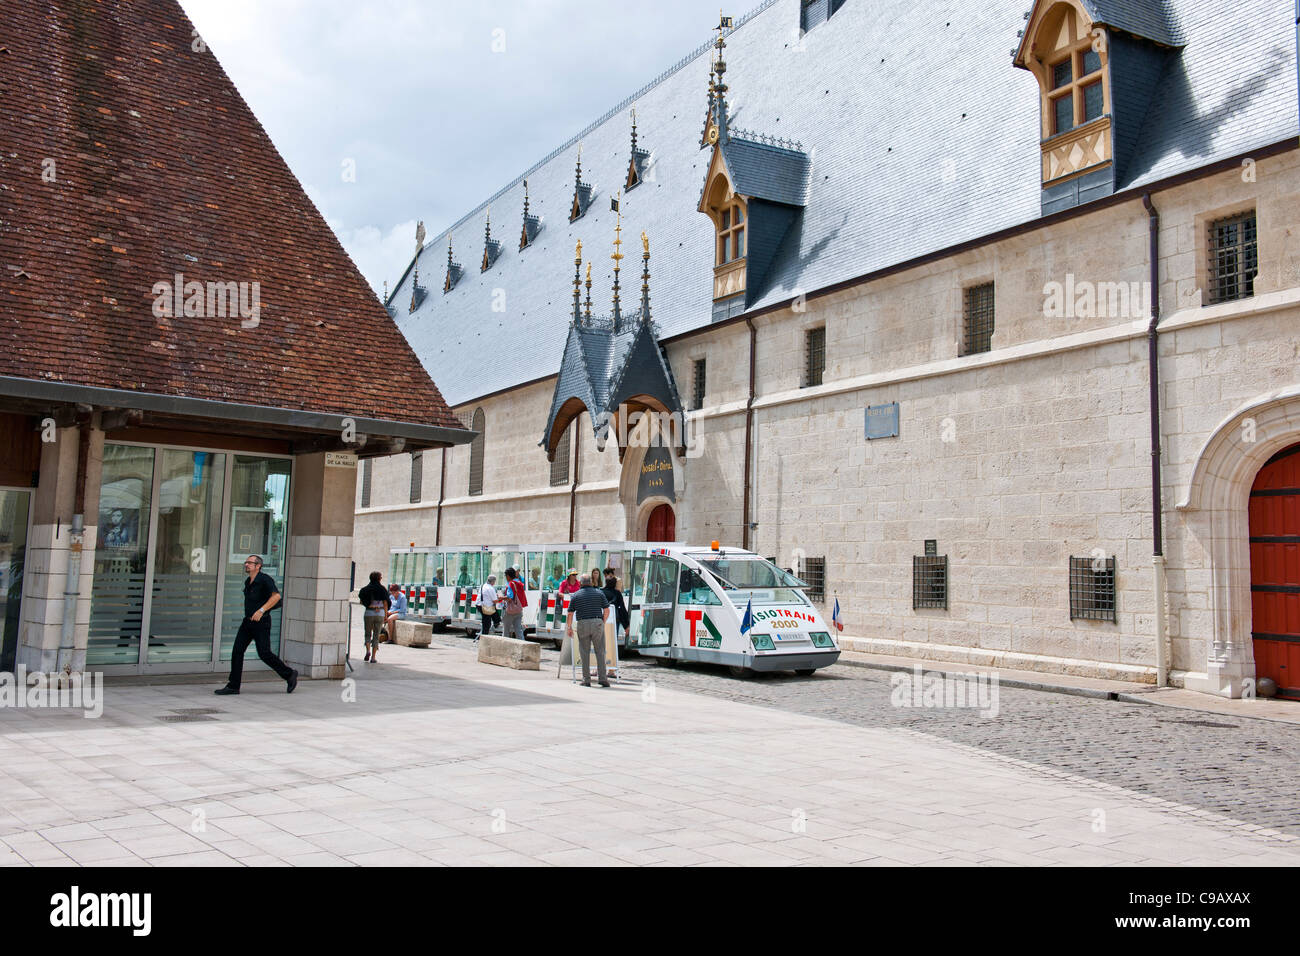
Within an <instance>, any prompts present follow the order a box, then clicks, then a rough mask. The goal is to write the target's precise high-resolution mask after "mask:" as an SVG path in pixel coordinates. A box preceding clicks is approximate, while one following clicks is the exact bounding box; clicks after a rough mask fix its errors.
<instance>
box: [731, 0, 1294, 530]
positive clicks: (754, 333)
mask: <svg viewBox="0 0 1300 956" xmlns="http://www.w3.org/2000/svg"><path fill="white" fill-rule="evenodd" d="M1297 2H1298V3H1300V0H1297ZM745 324H746V325H747V326H749V398H748V399H747V400H746V401H745V479H744V496H745V500H744V506H743V509H742V516H741V522H742V523H741V527H740V546H741V547H742V548H744V549H745V550H746V551H748V550H749V486H750V482H751V481H752V480H753V478H752V475H751V474H750V467H751V466H750V461H749V460H750V456H751V454H752V451H753V447H754V381H755V371H754V345H755V343H756V342H757V341H758V330H757V329H755V328H754V320H753V319H750V318H747V319H745Z"/></svg>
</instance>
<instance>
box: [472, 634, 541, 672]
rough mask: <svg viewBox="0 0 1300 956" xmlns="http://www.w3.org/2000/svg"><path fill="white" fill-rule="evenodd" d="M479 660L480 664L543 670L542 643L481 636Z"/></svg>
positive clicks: (525, 669) (523, 669) (492, 635)
mask: <svg viewBox="0 0 1300 956" xmlns="http://www.w3.org/2000/svg"><path fill="white" fill-rule="evenodd" d="M478 660H479V663H480V664H496V665H497V666H498V667H510V668H513V669H514V670H517V671H536V670H541V669H542V645H540V644H534V643H533V642H532V641H517V640H515V639H514V638H512V637H498V636H497V635H495V634H488V635H485V636H484V637H481V638H479V642H478Z"/></svg>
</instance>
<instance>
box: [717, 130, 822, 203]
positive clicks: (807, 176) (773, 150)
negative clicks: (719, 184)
mask: <svg viewBox="0 0 1300 956" xmlns="http://www.w3.org/2000/svg"><path fill="white" fill-rule="evenodd" d="M722 156H723V159H725V160H726V163H727V172H729V173H730V174H731V185H732V188H733V189H735V191H736V192H738V193H740V194H742V195H745V196H757V197H758V198H759V199H766V200H768V201H769V202H779V203H783V204H785V205H787V206H804V205H807V203H808V199H809V198H810V194H811V190H812V163H811V161H810V160H809V159H808V155H807V154H806V153H804V152H801V151H800V150H798V149H793V148H787V147H781V146H776V145H774V144H771V143H763V142H758V141H756V140H753V139H748V138H746V137H745V135H744V134H743V133H741V132H740V131H739V130H735V129H733V130H731V135H730V138H729V139H728V140H727V141H726V143H724V144H723V146H722Z"/></svg>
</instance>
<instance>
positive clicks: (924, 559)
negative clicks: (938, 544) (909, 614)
mask: <svg viewBox="0 0 1300 956" xmlns="http://www.w3.org/2000/svg"><path fill="white" fill-rule="evenodd" d="M922 607H937V608H942V609H943V610H945V611H946V610H948V555H946V554H941V555H923V554H914V555H912V610H916V609H917V608H922Z"/></svg>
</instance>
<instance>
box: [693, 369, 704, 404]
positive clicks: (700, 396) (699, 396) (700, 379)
mask: <svg viewBox="0 0 1300 956" xmlns="http://www.w3.org/2000/svg"><path fill="white" fill-rule="evenodd" d="M704 376H705V365H704V359H696V360H695V381H694V383H693V385H692V388H691V410H692V411H694V410H697V409H700V408H703V407H704V389H705V378H704Z"/></svg>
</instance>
